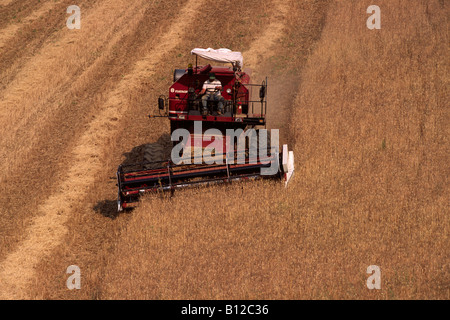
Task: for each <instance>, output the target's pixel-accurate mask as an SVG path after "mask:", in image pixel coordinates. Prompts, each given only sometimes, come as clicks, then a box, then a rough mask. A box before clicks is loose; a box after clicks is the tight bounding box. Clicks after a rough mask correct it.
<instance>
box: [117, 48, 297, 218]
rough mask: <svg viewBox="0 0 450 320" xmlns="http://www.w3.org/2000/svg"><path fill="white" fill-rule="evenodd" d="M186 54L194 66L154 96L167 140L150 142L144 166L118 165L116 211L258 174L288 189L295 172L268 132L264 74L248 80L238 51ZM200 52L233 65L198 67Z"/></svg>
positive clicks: (178, 73)
mask: <svg viewBox="0 0 450 320" xmlns="http://www.w3.org/2000/svg"><path fill="white" fill-rule="evenodd" d="M191 54H193V55H195V58H196V59H195V66H194V65H193V64H189V65H188V67H187V68H186V69H175V71H174V74H173V83H172V85H171V86H170V88H169V92H168V96H164V95H161V96H160V97H159V98H158V109H159V114H158V115H150V116H149V117H150V118H156V117H166V118H167V119H168V120H169V121H170V136H171V141H166V142H159V143H158V144H150V145H148V148H147V150H146V151H145V154H144V159H143V162H142V163H139V164H135V165H121V166H119V168H118V171H117V180H118V187H119V191H118V210H119V211H121V210H122V209H123V208H128V207H132V206H133V205H134V204H135V203H136V202H137V201H138V199H139V196H140V195H141V194H143V193H146V192H157V191H158V190H170V191H174V190H175V189H177V188H184V187H191V186H197V185H205V184H213V183H222V182H232V181H237V180H243V179H260V178H279V179H283V180H284V181H285V185H286V186H287V184H288V182H289V180H290V179H291V177H292V176H293V173H294V155H293V152H292V151H289V150H288V147H287V145H283V146H282V148H279V146H278V131H276V132H273V130H271V132H268V131H267V130H265V129H266V110H267V98H266V96H267V92H268V88H267V78H266V79H265V80H264V81H263V82H262V83H261V84H252V83H251V82H250V75H249V72H246V71H243V70H242V66H243V57H242V54H241V53H240V52H233V51H231V50H228V49H218V50H214V49H211V48H208V49H200V48H196V49H194V50H192V51H191ZM198 57H201V58H203V59H206V60H210V61H215V62H220V63H230V64H231V66H223V65H220V66H212V65H211V64H210V63H208V64H206V65H200V66H199V65H198ZM208 89H209V90H208ZM270 133H272V135H271V134H270ZM274 133H275V134H274ZM180 139H181V141H180Z"/></svg>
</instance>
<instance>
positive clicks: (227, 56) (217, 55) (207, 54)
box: [191, 48, 244, 68]
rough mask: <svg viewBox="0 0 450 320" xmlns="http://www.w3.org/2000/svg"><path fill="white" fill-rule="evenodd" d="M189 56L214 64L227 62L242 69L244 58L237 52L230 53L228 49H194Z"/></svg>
mask: <svg viewBox="0 0 450 320" xmlns="http://www.w3.org/2000/svg"><path fill="white" fill-rule="evenodd" d="M191 54H195V55H198V56H199V57H202V58H204V59H207V60H212V61H216V62H229V63H232V64H233V65H236V66H237V67H238V68H242V65H243V62H244V58H243V57H242V53H240V52H238V51H231V50H230V49H226V48H221V49H217V50H215V49H212V48H208V49H202V48H195V49H193V50H192V51H191Z"/></svg>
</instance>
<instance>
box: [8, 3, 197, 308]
mask: <svg viewBox="0 0 450 320" xmlns="http://www.w3.org/2000/svg"><path fill="white" fill-rule="evenodd" d="M203 4H204V1H194V0H190V1H188V2H187V4H186V5H185V6H184V7H183V8H182V10H180V12H182V15H183V19H178V20H176V21H175V22H174V23H173V24H172V25H171V27H170V29H169V31H168V32H167V33H165V34H163V35H162V36H161V37H160V40H159V43H158V45H156V46H155V47H154V48H152V50H150V52H148V54H147V55H146V56H145V57H144V58H143V59H141V60H140V61H138V62H137V63H136V64H135V65H134V67H133V69H132V70H131V72H129V73H128V74H127V75H126V76H125V77H124V78H123V80H122V81H121V82H120V83H119V85H118V86H117V87H116V88H115V89H114V90H113V91H112V92H111V93H110V94H109V95H108V99H107V101H106V102H105V103H104V104H102V105H101V106H99V109H98V113H97V115H96V116H95V118H94V119H93V120H92V121H91V122H90V123H89V125H88V126H87V128H86V130H85V131H84V133H83V135H81V136H80V138H79V140H78V143H77V144H76V145H75V147H74V148H73V150H72V153H71V159H72V160H71V162H70V163H71V166H70V168H69V169H68V173H67V177H66V178H65V179H64V181H63V182H62V183H61V184H60V186H59V192H57V193H54V194H52V195H51V196H50V197H49V198H48V199H47V201H45V203H44V204H42V206H40V207H39V209H38V215H37V217H36V218H35V219H33V223H32V225H31V226H30V227H29V228H28V229H27V232H26V233H27V237H26V239H25V240H24V241H23V242H22V243H21V244H20V245H19V247H18V248H17V249H16V250H15V251H14V252H12V253H11V254H9V255H8V256H7V257H6V259H5V260H4V261H3V262H2V263H1V264H0V279H2V282H1V284H0V292H1V295H0V298H4V299H11V298H12V299H14V298H26V288H27V285H28V284H29V281H30V280H31V279H32V278H33V275H34V267H35V266H36V264H38V263H39V261H40V260H41V259H42V258H44V257H45V256H48V255H49V254H50V253H51V251H52V250H53V248H55V247H56V246H57V245H59V244H60V241H61V240H62V239H63V237H64V235H65V234H66V233H67V227H66V226H65V222H66V221H67V219H68V217H69V216H70V214H71V213H72V211H73V208H74V207H76V205H77V204H78V202H79V201H80V200H81V199H83V197H85V195H86V189H87V188H88V187H89V186H90V185H91V184H92V183H93V182H94V180H95V176H96V172H99V171H101V169H102V167H103V163H102V162H101V161H99V158H101V155H102V152H103V149H102V148H101V146H102V145H103V142H104V141H105V140H106V139H107V138H108V137H109V136H111V135H113V134H114V132H115V131H117V130H118V123H119V122H120V119H121V118H122V117H123V116H124V114H126V112H127V110H128V109H129V107H130V103H129V101H128V100H129V96H128V95H127V92H129V88H130V86H133V85H136V84H139V83H140V82H141V81H143V79H145V78H147V77H149V75H151V74H152V73H154V72H155V70H156V66H157V64H158V62H159V61H160V60H161V59H163V58H164V55H165V54H166V52H167V51H170V50H172V49H174V48H175V47H176V46H177V44H178V43H179V42H180V41H181V39H182V35H183V33H184V31H185V27H186V24H187V23H188V22H189V21H190V19H189V17H190V18H193V17H194V16H195V14H196V12H197V10H199V9H200V8H201V5H203ZM136 20H139V19H136Z"/></svg>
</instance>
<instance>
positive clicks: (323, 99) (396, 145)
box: [0, 0, 450, 300]
mask: <svg viewBox="0 0 450 320" xmlns="http://www.w3.org/2000/svg"><path fill="white" fill-rule="evenodd" d="M73 4H74V3H72V1H65V0H56V1H53V0H47V1H45V0H41V1H39V0H35V1H34V0H31V1H25V0H7V1H0V83H1V86H0V97H1V99H0V124H1V125H0V136H1V139H0V146H1V147H0V159H1V160H2V161H1V162H0V191H1V192H0V298H1V299H56V300H63V299H68V300H69V299H102V300H110V299H150V300H160V299H163V300H173V299H280V300H285V299H286V300H297V299H298V300H305V299H314V300H316V299H320V300H322V299H339V300H341V299H345V300H350V299H383V300H385V299H386V300H392V299H401V300H410V299H437V300H443V299H449V298H450V286H449V284H450V268H449V267H450V266H449V254H448V253H449V249H450V244H449V231H450V220H449V188H448V184H449V181H448V177H449V171H450V170H449V165H448V163H449V124H450V121H449V120H450V119H449V112H448V110H449V108H448V101H449V97H450V94H449V74H450V73H449V71H450V70H449V63H450V59H449V58H450V56H449V52H450V51H449V43H450V42H449V27H448V26H449V23H448V17H449V16H450V10H449V5H448V3H447V2H445V1H439V0H429V1H426V0H415V1H409V2H407V1H400V0H391V1H387V0H378V1H376V3H372V1H366V0H362V1H353V0H349V1H334V0H284V1H283V0H271V1H256V0H248V1H234V0H233V1H225V0H217V1H214V2H207V1H203V0H200V1H199V0H197V1H194V0H182V1H174V0H168V1H156V0H153V1H143V0H138V1H133V2H128V1H124V0H94V1H83V0H80V1H78V3H77V5H78V6H79V7H80V8H81V29H79V30H70V29H68V28H67V27H66V24H65V23H66V19H67V18H68V16H69V14H67V13H66V9H67V7H68V6H70V5H73ZM373 4H376V5H378V6H379V7H380V10H381V29H375V30H369V29H368V28H367V25H366V21H367V19H368V18H369V17H370V14H368V13H367V8H368V7H369V6H370V5H373ZM195 47H203V48H208V47H212V48H230V49H232V50H235V51H241V52H242V53H243V56H244V66H246V67H249V68H251V69H252V70H253V74H252V76H253V79H254V81H255V82H257V83H258V82H260V81H262V80H263V79H264V78H265V77H266V76H267V77H268V79H269V82H268V83H269V86H268V102H269V106H268V108H269V109H268V127H269V128H277V129H279V130H280V137H281V141H280V142H281V143H288V144H289V145H290V147H291V149H293V150H294V152H295V160H296V163H295V165H296V172H295V176H294V179H293V181H292V182H291V183H290V184H289V186H288V188H284V186H283V184H282V183H281V182H280V181H276V180H274V181H255V182H246V183H233V184H230V185H223V186H214V187H208V188H196V189H189V190H182V191H177V192H175V194H174V196H172V197H171V196H170V195H169V194H156V195H147V196H145V197H143V198H142V199H141V201H140V203H139V206H138V207H137V208H136V209H135V210H133V211H129V212H124V213H120V214H118V213H117V212H116V195H117V187H116V185H115V183H116V182H115V180H114V179H112V178H111V177H114V175H115V171H116V169H117V167H118V165H119V164H121V163H127V162H132V161H135V160H137V159H139V158H140V156H141V151H142V146H143V145H144V144H146V143H151V142H154V141H156V140H158V139H159V138H161V137H162V136H164V135H165V134H167V133H168V132H169V123H168V120H167V119H164V118H162V119H148V117H147V115H148V114H149V113H155V112H157V106H156V100H157V98H158V96H159V95H161V94H167V90H168V88H169V86H170V85H171V81H172V72H173V69H175V68H183V67H185V66H186V65H187V64H188V63H189V62H192V59H193V57H192V56H191V55H190V54H189V52H190V50H191V49H193V48H195ZM446 106H447V107H446ZM70 265H77V266H79V268H80V270H81V279H82V280H81V281H82V285H81V289H80V290H69V289H68V288H67V286H66V280H67V278H68V276H69V275H68V274H67V273H66V269H67V267H68V266H70ZM370 265H377V266H379V267H380V269H381V289H379V290H369V289H368V288H367V286H366V281H367V279H368V277H369V274H368V273H367V268H368V266H370Z"/></svg>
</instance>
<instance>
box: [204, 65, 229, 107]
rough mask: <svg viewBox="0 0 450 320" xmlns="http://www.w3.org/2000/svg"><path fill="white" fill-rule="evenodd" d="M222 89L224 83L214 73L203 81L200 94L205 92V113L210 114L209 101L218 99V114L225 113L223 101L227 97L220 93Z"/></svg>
mask: <svg viewBox="0 0 450 320" xmlns="http://www.w3.org/2000/svg"><path fill="white" fill-rule="evenodd" d="M221 90H222V83H221V82H220V81H219V80H217V79H216V75H215V74H214V73H210V74H209V79H208V80H206V81H205V82H204V83H203V87H202V90H201V91H200V95H202V94H204V95H203V97H202V105H203V115H206V114H208V101H210V100H212V101H218V105H217V114H219V115H221V114H222V113H223V103H224V101H225V99H224V98H223V97H222V95H221V94H220V91H221Z"/></svg>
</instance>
